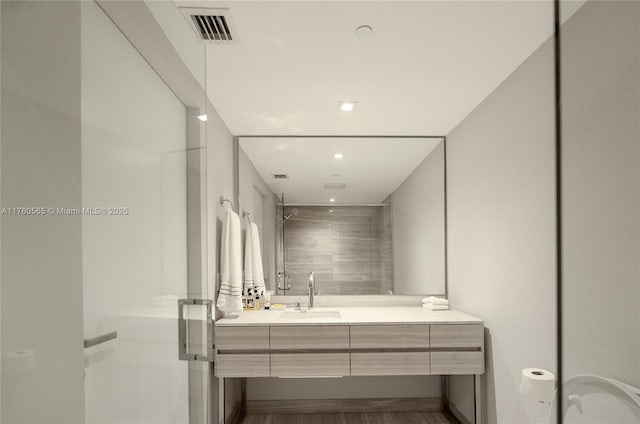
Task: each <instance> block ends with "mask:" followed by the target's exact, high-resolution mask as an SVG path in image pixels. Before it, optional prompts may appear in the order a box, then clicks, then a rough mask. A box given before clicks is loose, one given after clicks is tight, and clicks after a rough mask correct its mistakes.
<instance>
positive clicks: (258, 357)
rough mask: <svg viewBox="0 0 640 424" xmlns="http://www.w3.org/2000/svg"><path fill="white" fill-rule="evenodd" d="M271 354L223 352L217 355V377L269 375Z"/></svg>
mask: <svg viewBox="0 0 640 424" xmlns="http://www.w3.org/2000/svg"><path fill="white" fill-rule="evenodd" d="M269 362H270V361H269V354H268V353H264V354H262V353H261V354H223V355H217V356H216V377H269V376H270V374H271V370H270V367H269Z"/></svg>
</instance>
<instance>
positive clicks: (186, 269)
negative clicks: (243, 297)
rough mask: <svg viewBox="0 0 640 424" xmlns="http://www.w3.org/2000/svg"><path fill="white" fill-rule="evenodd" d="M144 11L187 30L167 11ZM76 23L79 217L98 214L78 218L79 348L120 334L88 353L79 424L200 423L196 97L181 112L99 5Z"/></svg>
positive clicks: (207, 356) (207, 325)
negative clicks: (81, 338) (82, 334)
mask: <svg viewBox="0 0 640 424" xmlns="http://www.w3.org/2000/svg"><path fill="white" fill-rule="evenodd" d="M107 7H108V6H107ZM147 7H148V10H149V13H151V15H153V17H154V18H155V19H157V20H158V21H159V23H160V24H162V23H163V22H162V20H163V19H164V20H168V19H171V18H172V17H173V18H175V22H176V23H185V22H184V18H183V17H182V15H181V14H180V12H179V10H178V9H177V8H176V6H175V5H174V4H173V3H172V2H153V3H149V4H148V5H147ZM105 10H106V11H107V12H111V10H110V9H105ZM127 11H128V10H127ZM171 14H173V15H171ZM81 17H82V62H81V64H82V206H83V207H84V208H86V209H87V208H105V209H106V211H105V210H103V211H98V212H99V213H97V214H88V215H84V216H83V217H82V255H83V293H84V329H85V338H87V339H88V340H91V339H93V338H94V337H97V338H100V337H102V336H103V335H108V334H111V335H115V334H117V337H115V338H113V339H112V340H106V339H98V340H99V341H102V340H104V343H99V344H96V345H95V346H92V347H87V348H86V349H85V355H86V361H87V362H86V369H85V411H86V420H87V422H88V423H125V422H126V423H201V422H202V423H204V422H206V420H207V415H208V411H207V402H206V401H207V393H208V385H207V384H205V383H206V375H207V369H208V366H209V364H208V362H207V361H210V360H212V358H211V356H212V355H211V353H212V352H211V345H212V337H211V301H210V300H207V299H208V298H209V294H208V290H207V285H206V284H203V283H202V282H203V281H206V278H204V277H205V276H206V263H207V262H206V260H202V258H204V257H206V256H205V255H204V249H206V243H203V237H204V235H206V220H205V219H203V217H206V214H205V213H204V205H205V204H206V202H203V201H202V199H203V195H204V193H205V191H204V181H206V179H205V178H204V167H203V166H202V164H203V160H204V156H205V155H202V151H203V147H204V146H203V145H202V143H201V140H204V137H203V134H204V131H205V127H206V125H205V124H204V123H203V122H202V121H201V120H200V119H198V116H201V115H203V114H206V111H205V108H204V105H205V103H204V89H203V91H202V97H201V98H202V105H201V107H193V105H185V103H184V102H183V101H182V100H181V99H179V98H178V97H176V95H175V94H174V90H172V88H171V87H170V86H169V85H168V84H169V83H168V82H165V80H163V79H162V78H161V77H160V76H159V75H158V74H157V73H156V70H155V69H154V68H153V67H152V66H150V64H149V63H147V61H146V60H145V58H144V57H143V56H142V54H141V52H139V51H138V50H137V49H136V48H135V47H134V46H133V45H132V44H131V43H130V41H129V39H127V38H126V37H125V36H124V35H123V34H122V33H121V32H120V29H119V28H118V27H116V25H114V23H113V22H112V21H111V20H110V19H109V17H108V16H107V14H106V13H105V11H103V10H102V9H101V8H100V6H99V5H98V4H97V3H93V2H83V4H82V15H81ZM183 28H184V29H186V30H188V26H187V25H186V23H185V25H184V26H183ZM124 30H126V28H124ZM171 35H172V34H167V36H168V37H169V38H170V39H171ZM193 39H194V42H197V41H196V38H195V37H193ZM199 46H200V54H201V56H200V57H199V58H197V59H199V60H200V64H201V66H204V46H203V45H202V44H201V43H200V44H199ZM112 209H113V210H112ZM205 238H206V237H205ZM177 323H178V324H177ZM198 399H199V402H198V401H197V400H198ZM190 407H191V410H190Z"/></svg>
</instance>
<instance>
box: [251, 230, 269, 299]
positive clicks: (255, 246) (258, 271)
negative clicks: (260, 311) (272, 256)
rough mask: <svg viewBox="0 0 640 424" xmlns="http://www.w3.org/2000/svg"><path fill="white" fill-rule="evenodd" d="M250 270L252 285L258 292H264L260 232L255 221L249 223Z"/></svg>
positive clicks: (265, 290)
mask: <svg viewBox="0 0 640 424" xmlns="http://www.w3.org/2000/svg"><path fill="white" fill-rule="evenodd" d="M251 271H252V273H253V286H254V287H256V288H257V290H258V293H266V292H267V289H266V287H265V286H264V269H263V268H262V249H261V245H260V232H259V230H258V225H257V224H256V223H255V222H252V223H251Z"/></svg>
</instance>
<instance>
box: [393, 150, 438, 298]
mask: <svg viewBox="0 0 640 424" xmlns="http://www.w3.org/2000/svg"><path fill="white" fill-rule="evenodd" d="M444 189H445V187H444V142H440V143H439V144H438V146H437V147H435V148H434V149H433V150H432V151H431V152H430V153H429V155H428V156H427V157H426V158H425V159H424V160H423V161H422V163H421V164H420V165H418V167H417V168H416V169H415V170H414V171H413V172H412V173H411V175H409V177H407V179H406V180H405V181H404V182H403V183H402V184H400V186H399V187H398V188H397V189H396V190H395V191H394V192H393V193H392V194H391V220H392V225H391V227H392V234H393V235H392V240H393V274H394V278H393V287H394V293H397V294H444V293H445V259H444V258H445V252H444V250H445V245H444V232H445V229H444V227H445V219H444V214H445V208H444V206H445V205H444Z"/></svg>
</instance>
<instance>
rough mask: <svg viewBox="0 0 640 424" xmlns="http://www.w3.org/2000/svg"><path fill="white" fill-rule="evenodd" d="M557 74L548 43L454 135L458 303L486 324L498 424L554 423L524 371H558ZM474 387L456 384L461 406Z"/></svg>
mask: <svg viewBox="0 0 640 424" xmlns="http://www.w3.org/2000/svg"><path fill="white" fill-rule="evenodd" d="M552 16H553V14H552V4H551V3H549V25H551V21H552V19H551V18H552ZM553 70H554V68H553V50H552V44H551V42H547V43H545V44H544V45H543V46H542V47H541V48H540V49H539V50H538V51H536V52H535V53H534V54H533V55H532V56H530V57H529V58H528V59H527V60H526V61H525V62H524V63H523V64H522V65H521V66H520V67H519V68H518V69H517V70H515V71H514V72H513V73H512V74H511V75H510V76H509V77H508V78H507V79H506V80H505V81H504V82H503V83H502V84H501V85H500V86H499V87H498V88H497V89H496V90H495V91H494V92H493V93H492V94H491V95H490V96H489V97H487V98H486V99H485V100H484V101H483V102H482V103H481V104H480V105H479V106H478V107H477V108H476V109H475V110H474V111H473V112H472V113H471V114H470V115H469V116H467V117H466V118H465V119H464V121H462V122H461V123H460V124H459V125H458V126H457V127H456V128H455V129H454V130H453V131H452V132H451V134H449V135H448V136H447V201H448V204H447V206H448V249H447V251H448V266H449V268H448V271H449V274H448V275H449V298H450V300H451V302H452V306H453V307H454V308H456V309H460V310H462V311H465V312H468V313H471V314H473V315H476V316H478V317H480V318H483V319H484V320H485V326H486V348H487V349H486V350H487V352H486V373H485V374H484V376H483V377H482V386H483V391H484V400H483V409H484V415H485V422H488V423H496V422H498V423H527V422H540V421H542V420H544V419H545V418H546V417H545V414H546V411H543V410H539V409H538V408H537V407H536V406H532V405H530V404H529V403H527V402H525V401H524V400H523V399H522V398H521V396H520V394H519V393H518V387H519V383H520V375H521V374H520V373H521V369H522V368H525V367H542V368H546V369H549V370H551V371H555V369H554V368H555V353H556V346H555V326H556V321H555V287H556V285H555V269H556V268H555V251H554V247H555V219H554V218H555V203H554V196H555V185H554V184H555V183H554V181H555V180H554V128H555V126H554V125H555V124H554V79H553V78H554V74H553ZM470 389H471V379H470V378H456V379H452V381H451V398H452V400H453V401H454V403H455V402H456V400H458V401H460V400H463V399H465V398H467V399H468V397H469V396H468V393H469V390H470ZM456 406H458V408H460V409H465V408H464V407H463V406H461V405H460V402H458V404H457V405H456ZM461 412H463V413H464V414H465V415H466V416H467V417H468V418H470V417H471V416H472V410H471V411H468V410H464V411H461Z"/></svg>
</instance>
